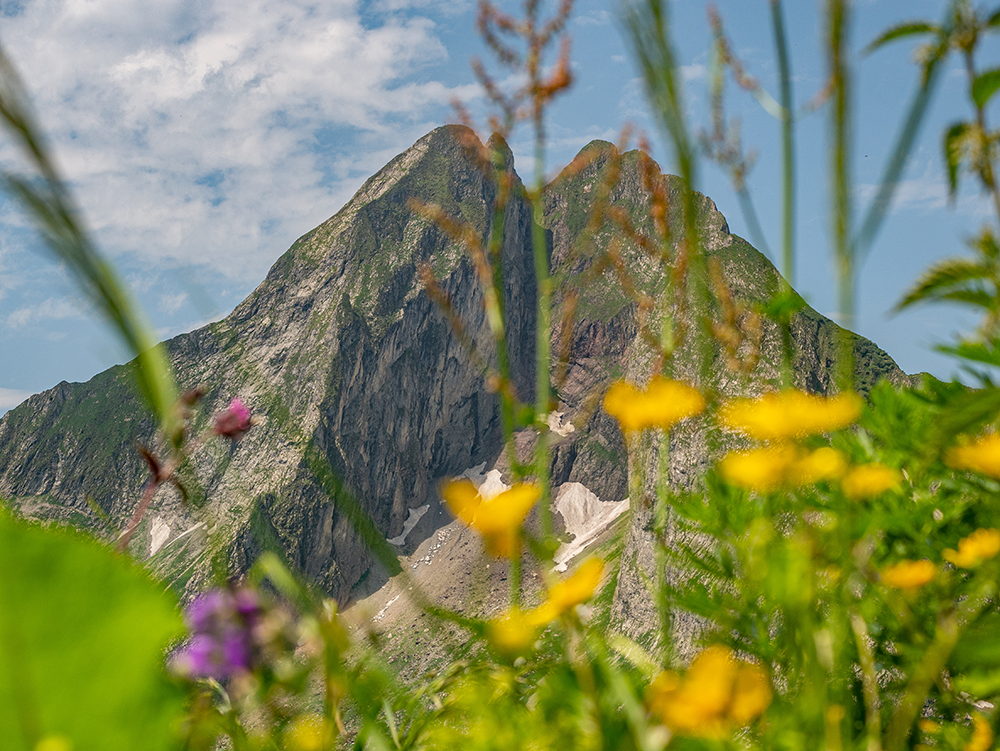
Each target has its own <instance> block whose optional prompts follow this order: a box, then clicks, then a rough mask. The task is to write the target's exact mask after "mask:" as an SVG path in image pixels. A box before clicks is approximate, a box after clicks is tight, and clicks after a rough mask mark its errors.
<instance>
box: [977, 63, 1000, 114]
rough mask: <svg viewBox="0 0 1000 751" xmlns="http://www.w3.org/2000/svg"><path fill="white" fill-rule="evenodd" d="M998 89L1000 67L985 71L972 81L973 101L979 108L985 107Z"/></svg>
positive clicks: (999, 85) (999, 86)
mask: <svg viewBox="0 0 1000 751" xmlns="http://www.w3.org/2000/svg"><path fill="white" fill-rule="evenodd" d="M997 89H1000V68H994V69H993V70H987V71H983V72H982V73H980V74H979V75H978V76H976V78H975V80H974V81H973V82H972V101H974V102H975V103H976V106H977V107H979V108H982V107H985V106H986V103H987V102H988V101H989V100H990V97H991V96H993V95H994V94H995V93H996V90H997Z"/></svg>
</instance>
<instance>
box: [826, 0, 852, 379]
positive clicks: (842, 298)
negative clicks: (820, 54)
mask: <svg viewBox="0 0 1000 751" xmlns="http://www.w3.org/2000/svg"><path fill="white" fill-rule="evenodd" d="M827 24H828V25H827V34H828V38H827V42H828V49H827V52H828V54H829V55H830V59H829V65H830V77H831V79H832V82H833V97H832V98H833V103H832V109H831V113H830V125H831V131H832V133H831V136H832V144H831V147H830V176H831V185H830V188H831V199H832V201H831V203H832V211H833V215H832V223H833V227H832V236H833V238H832V239H833V252H834V259H835V263H836V269H837V288H838V307H839V310H840V321H839V323H840V326H841V327H842V331H841V337H840V357H839V358H838V385H839V387H840V390H841V391H850V390H853V388H854V339H853V335H852V333H851V332H852V330H853V328H854V288H855V264H854V253H853V248H852V246H851V242H850V238H851V193H850V71H849V70H848V61H847V55H848V29H849V25H850V10H849V8H848V3H847V2H846V0H828V1H827Z"/></svg>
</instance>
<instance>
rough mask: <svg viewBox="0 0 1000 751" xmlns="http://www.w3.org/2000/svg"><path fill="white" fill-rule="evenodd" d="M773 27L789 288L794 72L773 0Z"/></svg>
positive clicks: (792, 225) (783, 248) (783, 240)
mask: <svg viewBox="0 0 1000 751" xmlns="http://www.w3.org/2000/svg"><path fill="white" fill-rule="evenodd" d="M771 24H772V26H773V27H774V46H775V49H776V52H777V55H778V78H779V81H780V84H781V107H782V110H783V111H782V117H781V167H782V170H781V187H782V191H781V199H782V208H783V211H782V217H781V274H782V276H784V277H785V281H786V282H787V283H788V285H789V286H790V287H794V286H795V122H794V117H793V114H792V70H791V63H790V61H789V58H788V42H787V39H786V36H785V22H784V17H783V15H782V11H781V0H771Z"/></svg>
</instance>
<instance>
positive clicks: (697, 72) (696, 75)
mask: <svg viewBox="0 0 1000 751" xmlns="http://www.w3.org/2000/svg"><path fill="white" fill-rule="evenodd" d="M707 73H708V68H706V67H705V65H704V63H691V64H690V65H682V66H681V76H682V77H683V78H684V80H685V81H701V80H702V79H704V78H705V75H706V74H707Z"/></svg>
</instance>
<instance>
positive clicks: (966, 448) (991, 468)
mask: <svg viewBox="0 0 1000 751" xmlns="http://www.w3.org/2000/svg"><path fill="white" fill-rule="evenodd" d="M944 460H945V463H946V464H947V465H948V466H949V467H952V468H954V469H970V470H972V471H973V472H979V473H980V474H984V475H989V476H990V477H995V478H997V479H1000V435H998V434H996V433H989V434H987V435H984V436H980V437H979V438H976V439H975V440H973V441H971V442H969V443H965V444H963V445H961V446H954V447H952V448H950V449H948V451H947V452H945V455H944Z"/></svg>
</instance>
